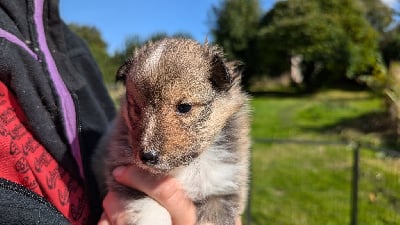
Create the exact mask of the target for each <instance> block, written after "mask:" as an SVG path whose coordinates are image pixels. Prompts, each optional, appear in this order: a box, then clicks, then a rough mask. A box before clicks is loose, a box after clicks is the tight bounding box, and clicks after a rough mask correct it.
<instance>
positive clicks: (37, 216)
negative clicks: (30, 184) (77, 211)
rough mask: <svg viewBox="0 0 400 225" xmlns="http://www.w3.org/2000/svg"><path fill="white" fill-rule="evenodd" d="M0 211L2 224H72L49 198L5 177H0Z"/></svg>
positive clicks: (0, 222)
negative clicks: (46, 198)
mask: <svg viewBox="0 0 400 225" xmlns="http://www.w3.org/2000/svg"><path fill="white" fill-rule="evenodd" d="M0 212H1V213H0V224H26V225H28V224H49V225H50V224H60V225H69V224H70V223H69V221H68V220H67V219H66V218H65V217H64V216H63V215H62V214H61V213H60V212H59V211H57V209H55V208H54V206H52V205H51V204H50V203H49V202H48V201H47V200H45V199H44V198H42V197H41V196H39V195H37V194H36V193H34V192H32V191H30V190H28V189H26V188H25V187H23V186H21V185H18V184H16V183H13V182H11V181H8V180H5V179H3V178H0Z"/></svg>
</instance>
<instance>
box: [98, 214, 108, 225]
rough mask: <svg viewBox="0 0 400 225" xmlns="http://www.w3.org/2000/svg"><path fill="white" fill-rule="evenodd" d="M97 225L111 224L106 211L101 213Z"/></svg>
mask: <svg viewBox="0 0 400 225" xmlns="http://www.w3.org/2000/svg"><path fill="white" fill-rule="evenodd" d="M97 225H111V224H110V223H109V221H108V219H107V216H106V214H105V213H103V214H101V217H100V220H99V222H98V223H97Z"/></svg>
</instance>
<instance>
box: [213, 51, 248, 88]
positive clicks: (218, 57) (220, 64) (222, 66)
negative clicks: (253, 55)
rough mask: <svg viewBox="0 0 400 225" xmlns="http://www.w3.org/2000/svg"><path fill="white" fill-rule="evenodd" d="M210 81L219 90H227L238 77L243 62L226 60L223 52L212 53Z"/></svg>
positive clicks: (238, 79)
mask: <svg viewBox="0 0 400 225" xmlns="http://www.w3.org/2000/svg"><path fill="white" fill-rule="evenodd" d="M211 68H212V69H211V77H210V80H211V83H212V84H213V86H214V87H215V88H216V89H217V90H220V91H228V90H229V89H230V88H231V87H232V86H233V85H234V84H235V83H236V82H237V81H239V82H240V77H241V73H242V69H243V64H242V63H241V62H239V61H232V62H226V61H225V58H224V57H223V54H222V53H220V52H217V53H214V55H213V57H212V61H211Z"/></svg>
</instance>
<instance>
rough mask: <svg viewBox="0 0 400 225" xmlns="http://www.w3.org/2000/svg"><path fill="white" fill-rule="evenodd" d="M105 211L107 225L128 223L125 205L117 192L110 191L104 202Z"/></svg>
mask: <svg viewBox="0 0 400 225" xmlns="http://www.w3.org/2000/svg"><path fill="white" fill-rule="evenodd" d="M103 209H104V212H103V214H105V218H106V220H107V221H108V224H107V225H111V224H113V225H116V224H121V222H123V221H126V215H127V214H126V213H125V205H124V204H123V203H122V201H121V199H120V198H119V197H118V195H117V194H116V193H115V192H111V191H109V192H108V193H107V195H106V196H105V197H104V200H103Z"/></svg>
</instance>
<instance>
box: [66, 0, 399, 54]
mask: <svg viewBox="0 0 400 225" xmlns="http://www.w3.org/2000/svg"><path fill="white" fill-rule="evenodd" d="M275 1H276V0H260V2H261V5H262V8H263V9H264V10H268V9H269V8H271V6H272V5H273V4H274V2H275ZM383 1H384V2H386V3H387V4H388V5H391V6H394V5H396V8H398V7H399V1H400V0H383ZM219 2H220V0H194V1H193V0H144V1H142V0H137V1H135V0H113V1H105V0H61V1H60V11H61V16H62V18H63V19H64V20H65V21H66V22H67V23H72V22H74V23H78V24H83V25H91V26H95V27H97V28H98V29H99V30H100V32H101V34H102V37H103V39H104V40H105V41H106V42H107V44H108V51H109V52H110V53H113V52H114V51H115V50H117V49H122V48H123V47H124V43H125V40H126V38H127V37H129V36H133V35H139V36H140V37H142V38H147V37H149V36H150V35H151V34H154V33H155V32H160V31H161V32H166V33H168V34H174V33H177V32H186V33H190V34H191V35H192V36H193V37H194V38H195V39H197V40H198V41H200V42H203V41H204V40H205V38H206V37H208V38H209V39H210V38H211V34H210V33H209V30H210V29H209V27H210V26H209V22H210V21H209V19H208V15H209V14H210V13H211V6H212V5H218V4H219Z"/></svg>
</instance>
